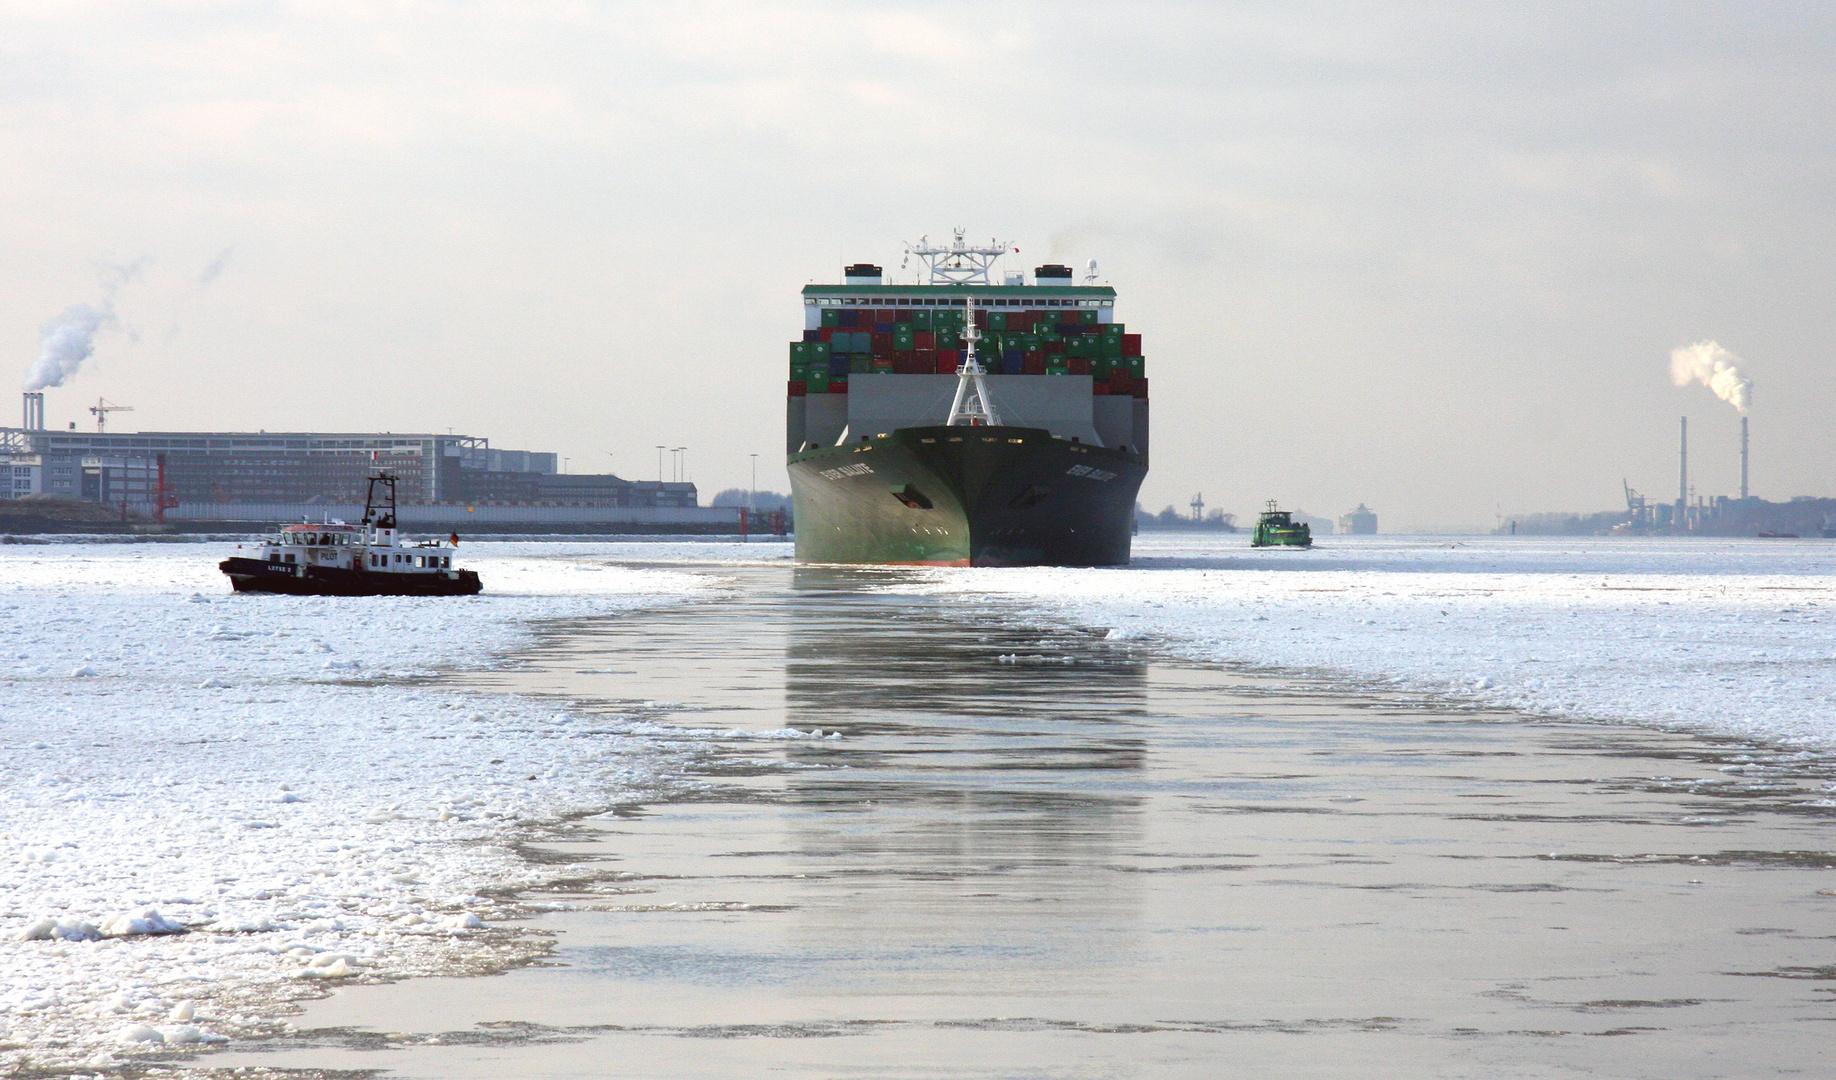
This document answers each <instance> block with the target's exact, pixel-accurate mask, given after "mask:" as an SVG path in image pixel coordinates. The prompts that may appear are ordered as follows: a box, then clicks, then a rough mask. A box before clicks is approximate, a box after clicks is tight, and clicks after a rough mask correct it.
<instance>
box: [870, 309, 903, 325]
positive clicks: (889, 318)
mask: <svg viewBox="0 0 1836 1080" xmlns="http://www.w3.org/2000/svg"><path fill="white" fill-rule="evenodd" d="M873 321H874V322H876V323H895V322H898V321H899V312H898V311H897V310H896V309H894V308H880V309H879V310H877V311H875V312H874V313H873Z"/></svg>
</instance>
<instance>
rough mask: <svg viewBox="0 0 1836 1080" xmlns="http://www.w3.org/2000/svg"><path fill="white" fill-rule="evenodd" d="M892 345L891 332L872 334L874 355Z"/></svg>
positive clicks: (890, 347)
mask: <svg viewBox="0 0 1836 1080" xmlns="http://www.w3.org/2000/svg"><path fill="white" fill-rule="evenodd" d="M892 347H893V346H892V335H891V334H875V335H873V352H874V355H875V356H878V355H879V354H880V353H883V352H884V353H889V352H892ZM1135 355H1137V356H1139V355H1141V354H1140V353H1136V354H1135Z"/></svg>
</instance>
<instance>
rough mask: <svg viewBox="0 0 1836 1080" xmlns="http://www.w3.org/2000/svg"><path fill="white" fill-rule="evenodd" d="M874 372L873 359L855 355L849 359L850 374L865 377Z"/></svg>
mask: <svg viewBox="0 0 1836 1080" xmlns="http://www.w3.org/2000/svg"><path fill="white" fill-rule="evenodd" d="M872 370H873V357H871V356H861V355H858V354H857V355H855V356H852V357H849V358H848V374H850V375H863V374H866V373H867V372H869V371H872Z"/></svg>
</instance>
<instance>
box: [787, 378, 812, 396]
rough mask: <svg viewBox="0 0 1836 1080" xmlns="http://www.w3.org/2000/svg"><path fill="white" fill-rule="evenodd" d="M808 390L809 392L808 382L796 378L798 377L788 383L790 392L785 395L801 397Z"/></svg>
mask: <svg viewBox="0 0 1836 1080" xmlns="http://www.w3.org/2000/svg"><path fill="white" fill-rule="evenodd" d="M809 392H810V388H809V384H807V383H805V382H802V381H801V380H798V379H792V380H791V383H790V394H789V395H787V396H789V397H803V396H805V395H806V394H808V393H809Z"/></svg>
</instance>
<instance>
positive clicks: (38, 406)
mask: <svg viewBox="0 0 1836 1080" xmlns="http://www.w3.org/2000/svg"><path fill="white" fill-rule="evenodd" d="M20 426H21V427H24V428H25V429H26V430H27V431H43V430H45V395H43V394H27V395H26V396H25V417H24V422H23V423H22V424H21V425H20Z"/></svg>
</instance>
